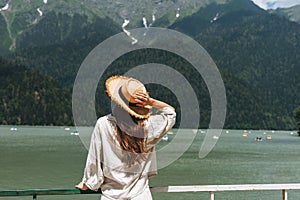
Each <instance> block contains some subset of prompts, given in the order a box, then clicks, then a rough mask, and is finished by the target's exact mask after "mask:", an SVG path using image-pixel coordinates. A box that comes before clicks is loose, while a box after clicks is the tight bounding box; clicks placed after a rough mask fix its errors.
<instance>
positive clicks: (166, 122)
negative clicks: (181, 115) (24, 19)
mask: <svg viewBox="0 0 300 200" xmlns="http://www.w3.org/2000/svg"><path fill="white" fill-rule="evenodd" d="M148 122H149V129H148V130H149V132H148V143H149V144H150V145H154V144H155V143H157V142H158V141H159V140H160V139H161V138H162V137H163V136H164V135H165V134H166V133H167V132H168V131H169V130H170V129H171V128H172V127H173V126H174V124H175V122H176V112H175V110H174V109H172V108H169V107H164V108H162V109H161V110H159V111H158V113H157V114H155V115H152V116H150V118H149V121H148Z"/></svg>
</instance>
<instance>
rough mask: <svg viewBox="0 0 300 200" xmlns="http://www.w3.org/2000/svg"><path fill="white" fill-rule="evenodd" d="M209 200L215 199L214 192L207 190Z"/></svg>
mask: <svg viewBox="0 0 300 200" xmlns="http://www.w3.org/2000/svg"><path fill="white" fill-rule="evenodd" d="M209 196H210V200H215V193H214V192H209Z"/></svg>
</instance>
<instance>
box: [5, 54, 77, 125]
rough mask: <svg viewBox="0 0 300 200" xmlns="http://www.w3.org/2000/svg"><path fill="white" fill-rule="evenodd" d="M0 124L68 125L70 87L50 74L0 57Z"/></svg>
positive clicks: (70, 121) (70, 118) (69, 119)
mask: <svg viewBox="0 0 300 200" xmlns="http://www.w3.org/2000/svg"><path fill="white" fill-rule="evenodd" d="M0 79H1V85H0V98H1V103H0V123H1V124H12V125H37V124H38V125H54V124H55V125H71V124H72V123H73V122H72V113H71V101H70V97H71V90H70V89H66V88H62V87H61V85H60V84H59V83H58V82H57V81H55V80H54V79H53V78H52V77H50V76H46V75H43V74H41V73H39V72H38V71H36V70H31V69H28V68H27V67H24V66H21V65H19V66H18V65H13V64H11V63H9V62H7V61H5V60H3V59H1V58H0Z"/></svg>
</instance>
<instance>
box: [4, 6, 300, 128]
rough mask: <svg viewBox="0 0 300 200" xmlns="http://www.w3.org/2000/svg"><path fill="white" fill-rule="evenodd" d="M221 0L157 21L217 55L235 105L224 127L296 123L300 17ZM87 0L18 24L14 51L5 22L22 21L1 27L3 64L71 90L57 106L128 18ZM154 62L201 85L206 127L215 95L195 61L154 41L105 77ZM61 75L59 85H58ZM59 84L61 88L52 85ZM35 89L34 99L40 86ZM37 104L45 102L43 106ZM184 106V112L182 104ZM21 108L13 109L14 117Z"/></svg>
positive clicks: (101, 109)
mask: <svg viewBox="0 0 300 200" xmlns="http://www.w3.org/2000/svg"><path fill="white" fill-rule="evenodd" d="M67 2H68V1H67ZM74 2H75V1H74ZM164 2H165V3H166V2H167V1H164ZM216 2H217V1H206V3H205V4H203V5H201V6H198V10H197V11H192V8H189V9H190V15H188V14H185V15H184V16H183V15H181V16H180V17H179V18H178V19H176V20H175V21H174V22H172V21H171V20H169V15H168V14H170V12H166V13H165V15H161V18H158V19H157V20H156V21H155V23H154V24H153V26H160V27H165V28H170V29H174V30H178V31H180V32H182V33H185V34H187V35H189V36H191V37H193V38H194V39H195V40H197V41H198V42H199V43H200V44H201V45H202V46H203V47H204V48H205V49H206V50H207V51H208V53H209V54H210V55H211V56H212V58H213V60H214V61H215V62H216V64H217V66H218V68H219V70H220V72H221V74H222V78H223V80H224V84H225V87H226V94H227V103H228V105H227V111H228V112H227V119H226V123H225V127H227V128H256V129H294V128H295V127H296V123H295V121H294V119H293V114H292V110H293V109H294V108H295V107H296V106H297V105H298V104H297V103H298V101H299V100H300V96H299V94H300V92H299V88H300V85H299V81H298V80H297V75H298V74H300V73H299V69H300V68H299V64H300V63H299V62H300V59H299V55H300V54H299V50H300V48H299V43H300V38H299V36H300V34H299V33H300V25H299V24H296V23H293V22H291V21H289V20H288V19H286V18H285V17H281V16H279V15H275V14H270V13H268V12H267V11H264V10H262V9H260V8H258V7H257V6H256V5H254V4H253V3H252V2H251V1H249V0H228V1H225V0H224V1H218V2H217V3H216ZM123 3H124V2H123ZM64 4H65V5H64V6H66V8H67V7H68V6H69V7H68V8H70V7H71V8H72V6H73V5H72V3H70V2H69V4H67V3H64ZM103 6H104V4H103ZM81 8H82V9H81ZM85 8H86V6H85V5H84V4H83V5H82V6H81V7H78V6H77V7H74V9H69V11H68V12H66V10H64V9H63V8H60V9H57V10H48V11H47V12H45V13H46V14H45V15H43V17H42V18H41V19H39V20H38V21H37V22H36V24H34V25H26V26H24V25H23V26H22V25H20V26H18V27H26V28H25V29H24V30H23V31H21V32H19V33H17V31H13V32H14V33H15V36H17V37H15V49H14V50H13V51H7V49H9V47H11V43H9V41H10V39H9V35H10V34H9V32H8V31H5V30H12V29H13V28H12V27H17V26H16V23H17V22H18V21H15V22H14V23H12V24H15V25H13V26H10V28H8V29H1V30H0V37H1V38H6V39H5V40H1V41H2V44H3V45H1V47H0V48H2V49H5V50H6V52H8V53H6V54H3V57H4V59H5V60H7V61H5V62H4V63H5V64H1V65H4V66H6V67H4V69H7V66H10V65H11V66H12V67H11V68H12V69H13V68H15V67H16V66H17V67H20V66H25V67H22V69H23V68H24V69H26V70H24V71H26V73H27V75H26V76H29V77H31V76H32V80H33V81H34V80H35V79H34V77H35V73H36V74H39V75H41V76H45V77H46V78H45V79H47V80H48V78H49V79H51V80H52V81H53V82H51V81H48V82H47V83H45V84H49V85H48V86H49V87H46V86H45V88H48V89H44V90H43V91H45V93H47V95H48V92H49V94H51V95H55V92H54V91H58V90H61V91H62V93H63V94H65V95H66V96H64V97H65V98H64V99H60V98H54V97H53V98H52V100H53V102H56V103H55V104H54V106H57V107H55V109H57V110H60V109H61V108H60V105H63V104H61V102H64V105H71V101H72V100H71V92H72V84H73V82H74V80H75V76H76V73H77V70H78V69H79V67H80V64H81V63H82V61H83V59H84V58H85V57H86V56H87V54H88V53H89V52H90V51H91V50H92V49H93V48H94V47H95V46H96V45H97V44H99V43H101V42H102V41H104V40H105V39H107V38H109V37H110V36H112V35H114V34H116V33H120V32H122V28H121V24H120V23H118V21H117V20H115V19H113V17H111V15H108V14H106V13H105V12H99V11H96V10H93V12H87V10H86V9H85ZM189 9H186V10H185V11H186V12H187V11H188V10H189ZM63 10H64V11H63ZM172 12H173V11H172ZM3 15H4V14H2V17H1V16H0V24H1V26H3V27H5V26H6V25H7V24H9V23H7V21H6V20H7V19H8V18H7V16H9V15H7V16H6V18H5V17H4V16H3ZM23 15H24V14H23ZM16 16H18V15H17V14H15V15H14V17H15V18H16ZM19 23H21V21H20V22H19ZM136 26H137V27H139V26H138V25H136ZM140 27H142V25H140ZM151 62H156V63H163V64H167V65H168V66H172V67H173V68H175V69H177V70H178V71H180V72H181V73H182V74H184V75H185V76H186V77H187V79H188V80H189V81H190V82H191V84H192V85H193V86H194V87H195V88H198V93H197V95H198V97H199V99H201V104H200V107H201V108H200V110H201V126H202V127H207V125H208V123H209V119H210V99H209V98H210V97H209V95H208V92H207V89H206V86H205V83H203V81H201V79H202V78H201V77H200V76H199V75H197V73H194V72H193V69H192V67H191V66H189V63H187V62H186V61H185V60H184V59H181V58H178V56H176V55H172V54H170V53H167V52H162V51H160V50H155V49H145V50H141V51H135V52H131V53H129V54H127V55H124V56H122V57H121V58H119V59H117V60H116V61H115V62H114V63H112V65H111V66H110V67H109V68H108V70H107V72H106V73H105V76H104V77H103V80H104V79H105V78H106V77H108V76H109V75H114V74H122V73H124V72H126V70H128V69H130V68H133V67H135V66H137V65H140V64H143V63H151ZM32 70H33V71H32ZM33 72H34V73H33ZM24 73H25V72H24ZM3 74H4V76H3V78H5V79H7V80H6V81H5V83H6V84H5V85H3V88H4V89H3V91H4V90H5V91H6V90H7V89H5V88H8V85H9V82H12V83H16V84H17V83H18V81H17V80H15V79H16V76H15V75H14V74H13V73H12V71H11V70H3ZM29 80H31V79H29ZM103 80H102V82H101V81H100V84H99V92H97V94H104V93H105V91H104V88H103ZM54 83H56V84H58V85H56V86H55V87H54V85H55V84H54ZM15 87H17V86H15ZM52 87H54V88H56V89H55V90H52V89H51V88H52ZM149 89H150V90H151V94H153V95H154V96H156V97H160V96H162V94H163V92H161V93H159V92H156V91H155V87H153V86H149ZM26 90H29V88H27V89H26ZM28 94H30V95H32V97H31V98H33V99H34V97H35V96H34V95H35V93H34V92H33V93H31V92H28ZM166 94H167V95H164V96H162V98H163V99H164V100H166V101H171V102H170V103H173V104H175V105H176V106H177V107H178V108H179V105H178V103H177V101H176V98H175V97H174V96H173V95H172V93H171V92H170V91H169V92H167V93H166ZM51 95H50V96H51ZM96 97H97V98H98V100H97V102H98V104H97V105H96V108H97V112H98V115H99V116H100V115H103V114H106V113H107V112H109V106H110V104H109V103H108V100H109V99H108V98H107V97H103V98H102V97H99V96H97V95H96ZM1 99H8V100H9V99H15V101H18V102H19V104H20V105H21V104H27V103H28V105H32V104H30V101H27V100H24V98H18V96H16V94H15V93H14V94H12V95H9V94H8V93H6V92H2V95H1ZM2 103H3V102H2ZM3 105H5V104H4V103H3ZM100 105H101V106H100ZM2 107H5V106H2ZM58 108H60V109H58ZM55 109H54V108H53V109H52V110H55ZM65 109H66V110H65V111H64V114H65V116H66V117H65V120H66V121H65V123H66V124H71V123H72V114H71V106H66V107H65ZM36 110H40V108H39V107H37V109H36ZM178 110H179V116H180V109H178ZM20 112H21V111H17V112H14V113H15V119H17V117H16V116H19V115H20ZM22 112H23V111H22ZM46 112H47V111H46ZM25 113H26V112H25ZM59 113H60V112H58V113H57V116H56V118H55V119H61V117H58V116H60V114H59ZM54 115H55V114H54ZM3 116H4V117H3V119H2V123H16V124H18V123H19V124H54V125H59V124H61V121H62V120H54V119H53V118H50V117H49V119H46V118H42V117H41V118H40V119H43V120H33V121H30V122H29V121H26V120H25V121H24V120H17V121H15V122H10V121H9V120H6V118H7V117H6V115H3Z"/></svg>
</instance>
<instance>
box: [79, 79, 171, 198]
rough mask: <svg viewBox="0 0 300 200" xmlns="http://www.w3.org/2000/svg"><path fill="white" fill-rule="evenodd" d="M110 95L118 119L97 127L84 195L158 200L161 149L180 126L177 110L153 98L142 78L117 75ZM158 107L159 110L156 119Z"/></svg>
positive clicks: (103, 119)
mask: <svg viewBox="0 0 300 200" xmlns="http://www.w3.org/2000/svg"><path fill="white" fill-rule="evenodd" d="M106 90H107V93H108V95H109V96H110V98H111V99H112V100H113V102H114V103H115V105H114V108H113V111H112V114H110V115H107V116H104V117H101V118H99V119H98V121H97V123H96V126H95V128H94V131H93V134H92V138H91V143H90V149H89V154H88V157H87V161H86V166H85V170H84V176H83V179H82V182H80V183H79V184H78V185H76V187H77V188H79V189H81V190H87V189H91V190H98V189H101V191H102V197H101V199H102V200H106V199H118V200H119V199H132V200H137V199H142V200H147V199H150V200H151V199H152V196H151V193H150V190H149V185H148V178H149V177H150V176H153V175H156V154H155V144H156V143H158V142H159V141H160V139H161V138H162V137H163V136H164V135H165V134H166V133H167V131H168V130H170V129H171V128H172V126H173V125H174V123H175V118H176V113H175V109H174V108H173V107H172V106H170V105H168V104H167V103H164V102H162V101H159V100H156V99H153V98H150V96H149V95H148V93H147V91H146V88H145V86H144V85H143V84H142V83H141V82H139V81H138V80H136V79H133V78H128V77H124V76H113V77H111V78H109V79H108V80H107V81H106ZM152 108H156V109H157V110H158V113H157V114H154V115H152V113H151V111H152Z"/></svg>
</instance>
